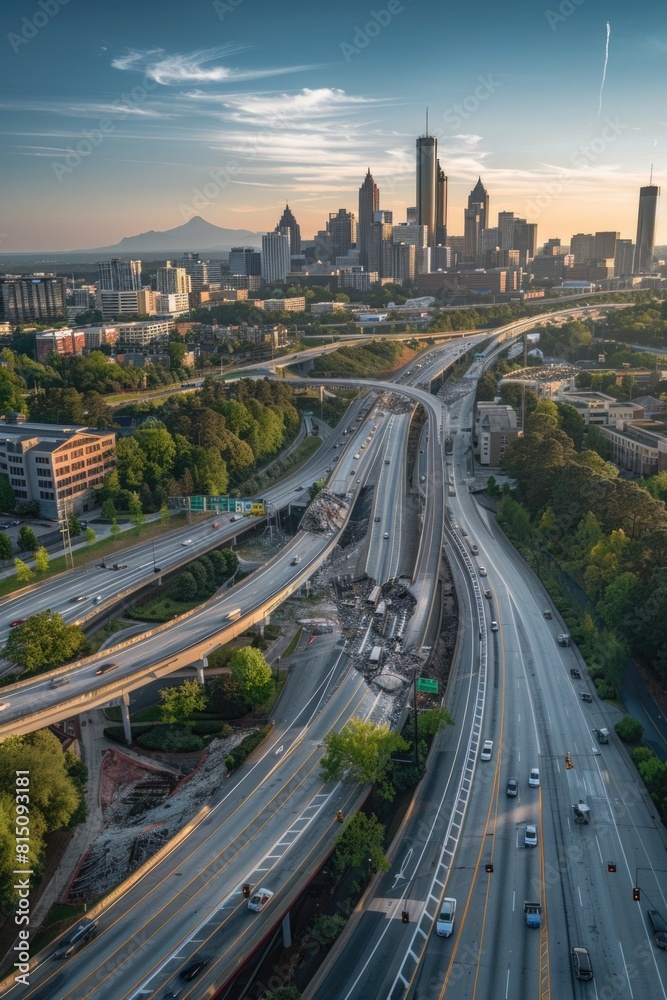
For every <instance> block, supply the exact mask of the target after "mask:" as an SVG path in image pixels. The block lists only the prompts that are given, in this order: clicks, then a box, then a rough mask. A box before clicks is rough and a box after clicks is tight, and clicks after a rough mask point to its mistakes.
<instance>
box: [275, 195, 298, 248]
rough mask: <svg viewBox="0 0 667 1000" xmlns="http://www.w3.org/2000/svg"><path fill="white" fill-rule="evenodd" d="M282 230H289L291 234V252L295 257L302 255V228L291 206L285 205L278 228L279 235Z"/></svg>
mask: <svg viewBox="0 0 667 1000" xmlns="http://www.w3.org/2000/svg"><path fill="white" fill-rule="evenodd" d="M281 229H289V234H290V252H291V253H292V254H294V255H295V256H296V255H297V254H300V253H301V228H300V226H299V223H298V222H297V221H296V219H295V218H294V215H293V214H292V210H291V209H290V207H289V205H285V211H284V212H283V214H282V215H281V216H280V222H279V223H278V225H277V226H276V232H277V233H279V232H280V230H281Z"/></svg>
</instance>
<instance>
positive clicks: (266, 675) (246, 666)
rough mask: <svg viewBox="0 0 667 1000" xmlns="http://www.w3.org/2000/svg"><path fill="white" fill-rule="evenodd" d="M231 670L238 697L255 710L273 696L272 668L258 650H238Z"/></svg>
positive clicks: (232, 659)
mask: <svg viewBox="0 0 667 1000" xmlns="http://www.w3.org/2000/svg"><path fill="white" fill-rule="evenodd" d="M229 669H230V671H231V675H232V680H233V682H234V687H235V689H236V693H237V695H238V697H239V698H240V699H241V700H242V701H245V702H247V704H248V705H252V707H253V708H255V707H256V706H257V705H261V704H262V703H263V702H265V701H267V699H268V698H270V696H271V695H272V694H273V690H274V682H273V675H272V673H271V667H270V666H269V664H268V663H267V662H266V660H265V659H264V656H263V655H262V653H261V652H260V651H259V650H258V649H254V648H253V647H252V646H246V647H245V648H244V649H237V650H236V652H235V653H234V654H233V656H232V657H231V659H230V661H229Z"/></svg>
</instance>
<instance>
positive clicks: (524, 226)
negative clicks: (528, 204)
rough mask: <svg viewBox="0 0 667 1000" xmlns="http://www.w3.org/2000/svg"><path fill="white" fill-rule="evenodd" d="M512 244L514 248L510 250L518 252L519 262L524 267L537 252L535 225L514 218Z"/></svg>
mask: <svg viewBox="0 0 667 1000" xmlns="http://www.w3.org/2000/svg"><path fill="white" fill-rule="evenodd" d="M513 242H514V246H513V247H511V249H512V250H518V251H519V262H520V264H521V266H522V267H525V266H526V264H527V263H528V261H530V260H532V259H533V257H534V256H535V253H536V250H537V223H536V222H526V220H525V219H516V218H515V219H514V237H513ZM503 249H505V248H503Z"/></svg>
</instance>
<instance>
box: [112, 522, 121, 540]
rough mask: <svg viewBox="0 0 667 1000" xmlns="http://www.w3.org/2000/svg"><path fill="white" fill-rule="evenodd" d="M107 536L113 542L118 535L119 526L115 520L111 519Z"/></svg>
mask: <svg viewBox="0 0 667 1000" xmlns="http://www.w3.org/2000/svg"><path fill="white" fill-rule="evenodd" d="M109 534H110V535H111V538H112V540H113V541H114V542H115V541H116V539H117V538H118V536H119V535H120V526H119V524H118V521H117V520H116V519H115V518H114V519H113V521H112V522H111V526H110V527H109Z"/></svg>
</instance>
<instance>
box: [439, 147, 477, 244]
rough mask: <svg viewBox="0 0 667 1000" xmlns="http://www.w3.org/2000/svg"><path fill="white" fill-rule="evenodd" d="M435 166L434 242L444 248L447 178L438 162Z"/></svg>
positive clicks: (445, 241)
mask: <svg viewBox="0 0 667 1000" xmlns="http://www.w3.org/2000/svg"><path fill="white" fill-rule="evenodd" d="M436 164H437V177H436V188H435V242H436V243H438V244H442V245H443V246H445V245H446V243H447V178H446V177H445V171H444V170H443V169H442V167H441V166H440V160H437V161H436ZM487 225H488V223H487Z"/></svg>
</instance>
